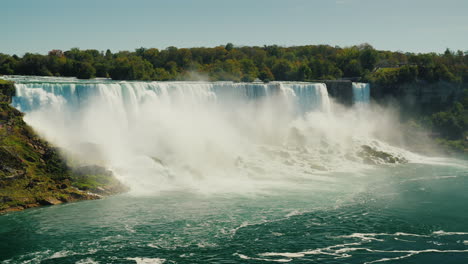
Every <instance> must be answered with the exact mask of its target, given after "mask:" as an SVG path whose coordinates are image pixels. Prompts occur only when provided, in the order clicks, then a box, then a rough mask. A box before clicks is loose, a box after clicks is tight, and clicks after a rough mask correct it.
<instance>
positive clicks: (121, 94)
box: [13, 78, 400, 192]
mask: <svg viewBox="0 0 468 264" xmlns="http://www.w3.org/2000/svg"><path fill="white" fill-rule="evenodd" d="M16 89H17V95H16V97H15V98H14V99H13V105H14V106H15V107H16V108H18V109H19V110H21V111H23V112H25V113H26V116H25V120H26V121H27V122H28V123H29V124H30V125H31V126H33V127H34V128H35V129H36V130H37V131H38V132H39V133H41V135H43V136H44V137H46V138H47V139H48V140H50V141H51V142H53V143H55V144H56V145H58V146H59V147H61V148H63V149H64V150H65V152H66V153H67V154H68V155H70V156H71V157H72V158H73V159H74V160H75V161H76V160H79V161H83V160H85V161H86V162H88V163H98V164H100V165H103V166H106V167H108V168H110V169H112V170H113V171H114V172H115V173H116V175H117V176H118V177H119V178H120V179H121V180H122V181H124V182H125V183H127V184H128V185H130V186H131V187H132V188H133V190H135V191H136V192H155V191H160V190H168V189H174V188H176V189H178V188H188V189H196V190H199V191H204V192H213V191H226V189H228V190H230V191H240V190H242V191H250V190H257V189H263V188H265V187H268V186H269V185H273V186H276V185H279V186H281V185H284V184H287V183H290V182H291V179H292V178H301V177H302V178H314V177H316V178H317V180H319V181H323V180H324V177H325V176H324V175H326V174H327V172H328V171H336V170H343V171H353V170H356V169H359V168H361V167H362V166H365V165H364V164H363V162H362V160H363V159H364V158H365V157H362V155H360V154H359V153H360V152H361V151H362V146H363V145H366V146H370V147H371V148H374V147H378V148H379V149H384V150H385V151H391V152H399V151H400V150H398V149H396V148H393V147H391V146H389V145H387V144H385V143H383V142H379V141H378V140H376V139H375V138H374V136H373V134H374V132H375V130H376V129H381V127H380V126H374V125H373V124H371V123H369V122H367V120H363V115H365V113H363V112H362V111H360V114H359V115H357V114H356V113H354V112H353V110H352V109H346V110H343V109H342V107H339V106H338V105H334V103H333V100H331V99H330V98H329V96H328V92H327V87H326V85H325V84H323V83H302V82H272V83H268V84H264V83H232V82H214V83H210V82H115V81H109V80H94V81H78V80H76V79H69V78H47V79H45V80H44V79H42V80H37V79H34V78H25V79H17V80H16ZM366 89H367V90H366ZM368 89H369V88H368V86H365V84H357V86H356V89H353V91H356V92H355V93H354V96H355V98H354V100H355V101H356V102H357V101H359V102H368V100H369V97H368V96H366V93H367V94H368V92H366V91H368ZM335 106H336V107H335ZM365 118H368V117H364V119H365Z"/></svg>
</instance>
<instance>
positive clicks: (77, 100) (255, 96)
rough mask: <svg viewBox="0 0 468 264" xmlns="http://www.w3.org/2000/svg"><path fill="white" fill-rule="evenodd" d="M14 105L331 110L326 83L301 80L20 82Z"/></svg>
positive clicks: (27, 107)
mask: <svg viewBox="0 0 468 264" xmlns="http://www.w3.org/2000/svg"><path fill="white" fill-rule="evenodd" d="M16 88H17V95H16V97H15V98H14V99H13V106H15V107H16V108H18V109H19V110H21V111H25V112H31V111H34V110H37V109H39V108H41V107H43V106H44V105H55V106H58V105H62V104H66V105H67V107H70V106H72V107H75V108H77V109H78V108H80V105H82V104H84V103H86V102H88V101H89V100H91V99H92V98H93V97H95V96H99V97H105V98H107V100H108V103H110V104H112V105H114V106H116V107H120V106H122V107H125V108H127V110H129V111H133V112H137V111H138V109H139V107H140V105H141V103H142V102H143V101H147V100H151V99H156V100H164V101H173V100H182V101H185V102H186V103H193V102H195V101H196V102H197V103H200V102H207V101H218V102H219V103H232V102H238V101H245V100H259V99H262V98H265V97H278V98H281V99H283V100H285V101H289V102H291V103H292V104H293V105H294V108H295V109H294V110H295V111H297V112H298V113H306V112H309V111H312V110H321V111H324V112H329V111H330V99H329V98H328V92H327V88H326V86H325V84H323V83H300V82H272V83H268V84H263V83H232V82H103V83H79V82H78V83H66V82H65V83H54V82H48V83H36V82H31V83H18V84H17V85H16Z"/></svg>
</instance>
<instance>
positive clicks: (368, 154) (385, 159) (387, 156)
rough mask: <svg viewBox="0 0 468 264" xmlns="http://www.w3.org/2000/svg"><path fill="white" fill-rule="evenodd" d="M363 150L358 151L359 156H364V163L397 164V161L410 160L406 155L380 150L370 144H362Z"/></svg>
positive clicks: (405, 161)
mask: <svg viewBox="0 0 468 264" xmlns="http://www.w3.org/2000/svg"><path fill="white" fill-rule="evenodd" d="M361 148H362V149H361V150H360V151H359V152H358V153H357V156H358V157H360V158H362V160H363V161H364V163H367V164H371V165H377V164H392V163H393V164H395V163H408V160H407V159H405V158H404V157H399V156H397V155H394V154H391V153H388V152H385V151H380V150H377V149H375V148H372V147H370V146H368V145H362V146H361Z"/></svg>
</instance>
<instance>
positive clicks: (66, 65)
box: [0, 43, 468, 83]
mask: <svg viewBox="0 0 468 264" xmlns="http://www.w3.org/2000/svg"><path fill="white" fill-rule="evenodd" d="M194 73H197V74H194ZM0 74H8V75H11V74H16V75H40V76H74V77H78V78H80V79H89V78H94V77H106V78H112V79H115V80H159V81H165V80H191V79H197V78H200V76H203V77H204V78H206V79H209V80H213V81H218V80H230V81H254V80H255V79H260V80H262V81H274V80H277V81H308V80H323V79H328V80H334V79H342V78H351V79H354V80H358V79H359V80H361V81H373V82H380V83H399V82H408V81H413V80H415V79H418V80H426V81H429V82H436V81H439V80H444V81H448V82H468V52H467V51H465V52H463V51H456V52H454V51H450V50H448V49H447V50H446V51H445V52H444V53H443V54H436V53H428V54H414V53H403V52H391V51H379V50H376V49H374V48H373V47H372V46H370V45H368V44H361V45H359V46H352V47H346V48H341V47H331V46H328V45H315V46H313V45H310V46H296V47H281V46H277V45H272V46H263V47H245V46H243V47H237V46H234V45H233V44H231V43H228V44H227V45H226V46H218V47H214V48H189V49H185V48H181V49H178V48H176V47H168V48H166V49H164V50H159V49H156V48H150V49H146V48H139V49H136V50H135V51H134V52H129V51H120V52H117V53H112V52H111V51H110V50H107V51H105V52H104V51H98V50H94V49H91V50H80V49H78V48H73V49H71V50H68V51H61V50H51V51H50V52H49V53H48V54H47V55H41V54H33V53H26V54H24V56H22V57H19V56H16V55H13V56H10V55H6V54H1V53H0ZM200 74H201V75H200Z"/></svg>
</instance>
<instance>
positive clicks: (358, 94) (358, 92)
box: [353, 83, 370, 104]
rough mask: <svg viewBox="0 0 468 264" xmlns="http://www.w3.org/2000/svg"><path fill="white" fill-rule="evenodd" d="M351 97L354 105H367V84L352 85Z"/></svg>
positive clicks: (368, 86) (368, 90) (368, 94)
mask: <svg viewBox="0 0 468 264" xmlns="http://www.w3.org/2000/svg"><path fill="white" fill-rule="evenodd" d="M353 97H354V98H353V100H354V103H355V104H363V103H364V104H367V103H369V101H370V85H369V84H368V83H353Z"/></svg>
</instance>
